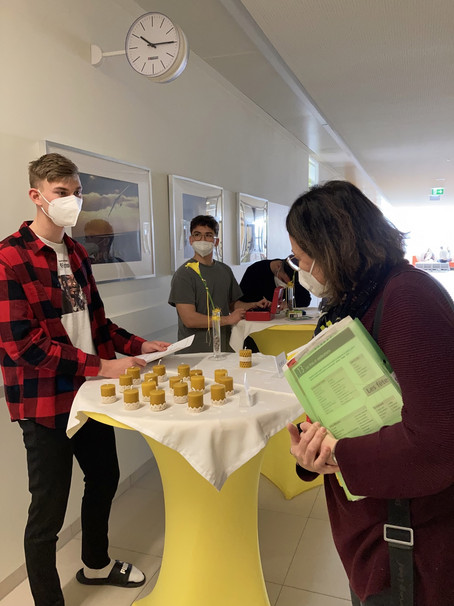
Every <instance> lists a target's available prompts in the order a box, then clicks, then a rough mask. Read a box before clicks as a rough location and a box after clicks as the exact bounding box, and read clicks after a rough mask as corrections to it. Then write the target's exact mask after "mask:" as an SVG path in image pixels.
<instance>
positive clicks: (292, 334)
mask: <svg viewBox="0 0 454 606" xmlns="http://www.w3.org/2000/svg"><path fill="white" fill-rule="evenodd" d="M318 315H319V312H318V310H317V309H316V308H308V309H307V316H304V317H303V318H302V319H300V320H289V319H288V318H287V317H286V316H285V314H283V313H281V314H279V315H278V316H276V317H275V318H274V319H273V320H267V321H263V322H259V321H252V322H250V321H248V320H240V322H238V324H236V325H235V326H233V327H232V334H231V336H230V347H231V348H232V349H233V350H234V351H239V350H240V349H241V348H242V347H243V342H244V339H245V338H246V337H247V336H248V335H251V336H252V338H253V339H254V341H255V342H256V344H257V347H258V349H259V350H260V352H261V353H263V354H266V355H271V356H277V355H278V354H280V353H281V352H282V351H284V352H285V353H286V354H287V353H289V352H290V351H293V350H294V349H296V348H297V347H300V346H301V345H304V344H305V343H307V342H308V341H310V340H311V338H312V335H313V332H314V329H315V326H316V324H317V318H318Z"/></svg>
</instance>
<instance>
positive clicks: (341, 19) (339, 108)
mask: <svg viewBox="0 0 454 606" xmlns="http://www.w3.org/2000/svg"><path fill="white" fill-rule="evenodd" d="M138 4H139V5H140V6H141V7H142V8H143V9H144V10H145V11H151V10H161V11H162V12H163V13H165V14H167V15H168V16H169V17H171V18H173V19H174V20H175V21H176V22H177V23H178V24H179V25H180V26H181V27H182V28H183V30H184V31H185V32H186V35H187V37H188V40H189V44H190V47H191V49H192V51H194V52H195V53H196V54H197V55H199V56H200V57H201V58H202V59H204V60H205V61H206V62H207V63H208V64H210V65H211V66H212V67H213V68H215V69H216V70H217V71H218V72H220V73H221V74H222V75H223V76H224V77H225V78H226V79H228V80H229V81H230V82H232V84H233V85H234V86H236V87H237V88H238V89H239V90H241V91H242V92H243V93H244V94H245V95H247V96H248V97H249V98H250V99H252V100H253V101H254V102H255V103H256V104H257V105H259V106H260V107H262V108H263V109H264V110H265V111H266V112H267V113H269V114H270V115H271V116H273V118H275V119H276V120H277V121H278V122H279V123H280V124H282V125H283V126H284V127H285V128H287V129H288V130H289V131H290V132H291V133H293V134H294V135H295V136H296V137H297V138H298V139H299V140H300V141H302V142H303V143H304V144H305V145H306V146H307V147H308V148H309V150H310V151H311V152H312V153H313V154H314V155H315V156H316V157H318V159H319V160H321V161H323V162H325V163H328V164H330V165H332V166H333V167H334V168H335V169H337V170H338V171H340V172H341V174H344V175H345V176H346V177H347V178H350V179H351V180H352V181H354V182H355V183H357V185H358V186H360V187H362V188H363V189H365V190H367V188H368V185H369V186H370V183H371V182H372V183H374V184H375V185H376V186H377V187H378V189H379V190H380V191H381V193H382V195H383V196H384V197H385V198H386V199H387V200H388V201H389V202H390V203H391V204H393V205H404V204H430V202H429V196H430V194H431V189H432V188H433V187H444V188H445V194H444V196H442V197H441V200H440V202H441V203H443V204H450V205H454V0H429V1H427V0H425V1H423V0H138ZM440 202H434V203H435V204H437V205H439V204H440Z"/></svg>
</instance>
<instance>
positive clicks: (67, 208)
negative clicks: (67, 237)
mask: <svg viewBox="0 0 454 606" xmlns="http://www.w3.org/2000/svg"><path fill="white" fill-rule="evenodd" d="M38 191H39V189H38ZM39 194H40V196H42V198H43V199H44V200H46V202H47V203H48V204H49V209H48V211H49V212H48V213H46V211H45V210H44V208H43V207H42V206H41V210H42V211H43V213H44V214H45V215H46V216H47V217H49V219H50V220H51V221H52V222H53V223H55V225H58V227H74V225H75V224H76V223H77V219H78V217H79V213H80V209H81V208H82V202H83V200H82V198H78V197H77V196H65V197H63V198H55V199H54V200H52V201H51V202H49V200H47V199H46V198H45V197H44V196H43V194H42V193H41V192H40V191H39Z"/></svg>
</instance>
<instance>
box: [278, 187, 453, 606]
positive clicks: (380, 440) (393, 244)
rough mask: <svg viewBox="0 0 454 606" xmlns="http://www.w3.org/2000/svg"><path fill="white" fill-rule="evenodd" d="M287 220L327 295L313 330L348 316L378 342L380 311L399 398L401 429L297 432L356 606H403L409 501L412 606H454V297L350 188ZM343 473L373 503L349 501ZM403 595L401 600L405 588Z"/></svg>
mask: <svg viewBox="0 0 454 606" xmlns="http://www.w3.org/2000/svg"><path fill="white" fill-rule="evenodd" d="M286 224H287V230H288V232H289V235H290V241H291V244H292V252H293V254H294V255H295V257H294V259H293V261H292V262H293V263H295V267H296V268H297V270H298V279H299V281H300V282H301V283H302V284H304V286H306V288H309V289H310V290H311V292H312V293H313V294H315V295H316V296H318V297H323V298H325V303H324V307H323V309H322V315H321V317H320V320H319V323H318V325H317V328H316V331H315V333H316V334H317V333H318V332H320V330H321V329H322V328H323V327H325V326H326V325H327V324H328V323H329V322H331V323H334V322H336V321H337V320H339V319H341V318H345V317H347V316H351V317H353V318H355V317H356V318H358V319H360V320H361V322H362V323H363V325H364V326H365V328H366V329H367V330H368V331H369V332H370V333H371V334H372V332H373V325H374V321H375V313H376V310H377V307H378V305H379V303H380V306H382V308H381V309H382V313H381V322H380V325H379V330H378V336H377V342H378V345H379V347H380V348H381V350H382V351H383V352H384V354H385V356H386V357H387V358H388V360H389V362H390V364H391V366H392V368H393V370H394V373H395V375H396V379H397V381H398V383H399V386H400V389H401V392H402V399H403V408H402V419H401V421H400V422H399V423H396V424H394V425H391V426H385V427H382V428H381V429H380V430H379V431H377V432H374V433H371V434H368V435H362V436H358V437H353V438H340V439H336V438H335V437H334V436H332V435H331V434H330V433H329V432H328V431H327V429H326V428H324V427H322V426H320V424H319V423H313V424H311V423H309V422H305V423H301V424H300V426H299V430H300V432H301V433H300V432H299V431H298V428H297V427H296V426H295V425H292V424H290V425H288V429H289V432H290V439H291V449H290V450H291V453H292V454H293V455H294V456H295V458H296V461H297V473H298V475H299V476H300V477H301V479H302V480H305V481H310V480H313V479H314V478H315V477H317V475H318V474H324V476H325V492H326V500H327V504H328V511H329V516H330V522H331V528H332V532H333V537H334V542H335V544H336V547H337V550H338V552H339V555H340V558H341V560H342V563H343V565H344V568H345V570H346V573H347V576H348V579H349V582H350V586H351V592H352V604H354V606H360V605H367V606H369V605H370V606H391V604H394V601H393V600H394V592H395V589H396V587H397V586H396V585H394V586H393V585H392V584H391V574H390V558H389V553H388V544H387V542H386V541H385V540H384V537H383V532H384V525H385V524H386V523H387V522H388V512H387V508H388V501H391V500H396V499H397V500H399V501H402V500H409V513H410V519H411V528H412V529H413V533H414V546H413V557H412V560H413V578H414V581H413V595H414V599H413V601H412V602H411V604H412V606H439V605H440V604H454V575H453V574H452V571H453V565H454V556H453V551H452V545H453V542H454V516H453V510H454V509H453V507H454V439H453V436H454V373H453V372H449V371H447V372H445V371H443V370H441V369H449V368H451V369H452V368H453V367H454V307H453V302H452V299H451V298H450V296H449V295H448V293H447V292H446V291H445V290H444V289H443V287H442V286H441V285H440V284H439V282H438V281H436V280H435V279H433V278H432V277H431V276H430V275H429V274H428V273H427V272H424V271H421V270H418V269H416V268H415V267H413V266H412V265H410V264H409V263H408V262H407V261H406V260H405V258H404V237H405V235H404V234H403V233H402V232H400V231H399V230H398V229H396V228H395V227H394V226H393V225H392V224H390V223H389V222H388V221H387V219H386V218H385V217H384V216H383V214H382V213H381V211H380V210H379V208H378V207H377V206H375V205H374V204H373V203H372V202H371V201H370V200H369V199H368V198H366V196H365V195H364V194H363V193H362V192H361V191H360V190H359V189H358V188H357V187H355V186H354V185H352V184H351V183H348V182H345V181H331V182H328V183H326V184H324V185H321V186H316V187H313V188H312V189H310V190H309V191H308V192H306V193H305V194H304V195H302V196H301V197H300V198H298V199H297V200H296V201H295V203H294V204H293V206H292V207H291V209H290V212H289V214H288V216H287V223H286ZM428 362H429V363H428ZM341 397H342V394H341V393H340V396H339V398H340V399H341ZM339 405H341V403H339ZM337 471H340V472H341V474H342V477H343V480H344V481H345V483H346V486H347V487H348V489H349V490H350V492H351V493H352V494H356V495H363V496H364V497H366V498H363V499H361V500H358V501H349V500H347V498H346V495H345V492H344V490H343V488H342V487H341V486H340V485H339V482H338V480H337V478H336V476H335V475H334V474H335V473H336V472H337ZM403 526H408V524H403ZM410 563H411V559H410ZM404 589H405V587H404ZM410 589H411V585H410ZM397 593H398V600H397V602H396V603H399V604H401V603H403V602H402V601H400V599H401V597H402V596H403V595H404V594H403V593H402V585H400V586H399V587H397ZM390 594H393V597H392V598H391V597H390ZM407 595H408V592H407Z"/></svg>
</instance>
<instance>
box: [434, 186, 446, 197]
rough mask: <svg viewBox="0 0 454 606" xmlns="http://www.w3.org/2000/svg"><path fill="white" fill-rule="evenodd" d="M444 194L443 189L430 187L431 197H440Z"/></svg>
mask: <svg viewBox="0 0 454 606" xmlns="http://www.w3.org/2000/svg"><path fill="white" fill-rule="evenodd" d="M444 193H445V190H444V187H432V196H442V195H443V194H444Z"/></svg>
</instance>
